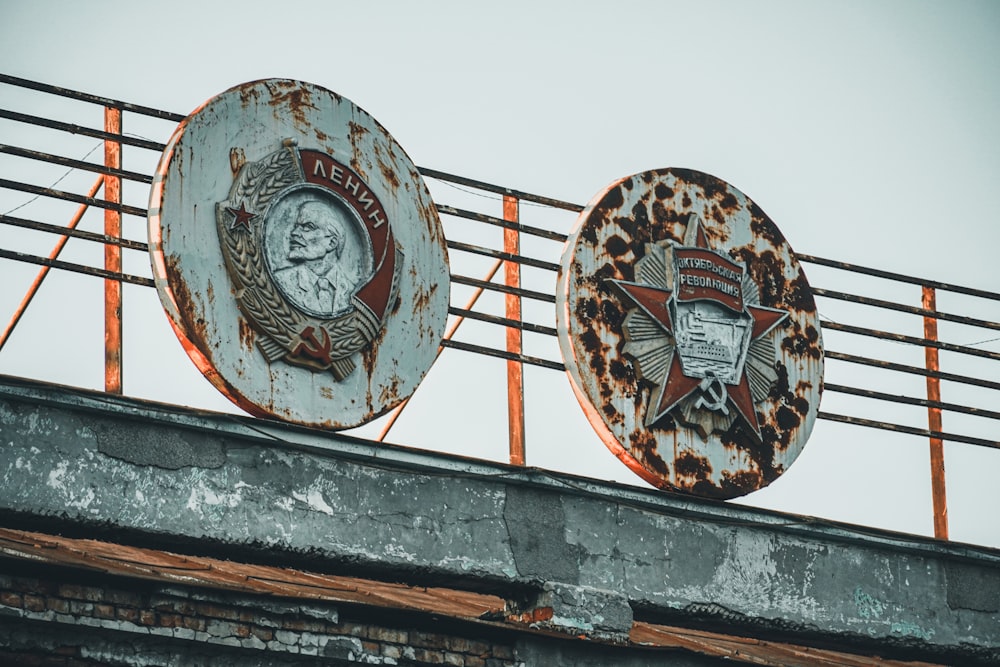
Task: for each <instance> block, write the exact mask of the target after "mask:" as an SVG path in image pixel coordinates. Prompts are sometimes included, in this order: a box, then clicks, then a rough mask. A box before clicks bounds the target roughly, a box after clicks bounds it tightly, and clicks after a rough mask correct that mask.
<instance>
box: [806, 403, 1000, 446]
mask: <svg viewBox="0 0 1000 667" xmlns="http://www.w3.org/2000/svg"><path fill="white" fill-rule="evenodd" d="M816 417H817V418H819V419H826V420H827V421H833V422H840V423H842V424H852V425H854V426H867V427H868V428H877V429H880V430H883V431H895V432H897V433H906V434H908V435H919V436H921V437H924V438H940V439H941V440H949V441H951V442H964V443H965V444H967V445H979V446H980V447H992V448H994V449H1000V442H997V441H995V440H986V439H985V438H975V437H972V436H970V435H958V434H956V433H944V432H942V431H930V430H928V429H926V428H915V427H913V426H903V425H902V424H890V423H888V422H877V421H874V420H871V419H862V418H860V417H848V416H846V415H836V414H832V413H829V412H820V413H819V414H817V415H816Z"/></svg>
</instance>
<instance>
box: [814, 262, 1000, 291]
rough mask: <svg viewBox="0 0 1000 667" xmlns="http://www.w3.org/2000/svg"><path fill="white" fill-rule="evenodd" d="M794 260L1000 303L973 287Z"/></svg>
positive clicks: (854, 265) (845, 265)
mask: <svg viewBox="0 0 1000 667" xmlns="http://www.w3.org/2000/svg"><path fill="white" fill-rule="evenodd" d="M795 258H796V259H798V260H799V261H800V262H809V263H810V264H818V265H820V266H828V267H830V268H834V269H841V270H844V271H851V272H852V273H863V274H865V275H868V276H875V277H876V278H885V279H887V280H895V281H897V282H901V283H910V284H911V285H921V286H924V285H926V286H927V287H933V288H935V289H938V290H944V291H946V292H954V293H956V294H967V295H969V296H977V297H980V298H983V299H992V300H993V301H1000V294H997V293H996V292H989V291H987V290H982V289H976V288H975V287H963V286H961V285H953V284H951V283H942V282H938V281H936V280H927V279H926V278H917V277H916V276H907V275H904V274H902V273H892V272H891V271H882V270H881V269H872V268H869V267H867V266H859V265H858V264H848V263H847V262H838V261H837V260H833V259H824V258H822V257H816V256H815V255H803V254H801V253H795Z"/></svg>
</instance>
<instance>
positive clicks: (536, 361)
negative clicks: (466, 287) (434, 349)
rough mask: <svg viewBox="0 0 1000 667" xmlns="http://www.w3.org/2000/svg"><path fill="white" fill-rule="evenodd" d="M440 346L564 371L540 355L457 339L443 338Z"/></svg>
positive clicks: (557, 364)
mask: <svg viewBox="0 0 1000 667" xmlns="http://www.w3.org/2000/svg"><path fill="white" fill-rule="evenodd" d="M441 345H442V347H450V348H453V349H456V350H463V351H465V352H474V353H476V354H483V355H486V356H487V357H497V358H498V359H508V360H514V361H520V362H522V363H525V364H530V365H532V366H541V367H542V368H548V369H551V370H554V371H565V370H566V367H565V366H564V365H563V364H562V363H560V362H557V361H549V360H548V359H542V358H540V357H529V356H527V355H524V354H519V355H514V354H510V353H509V352H504V351H503V350H495V349H493V348H491V347H483V346H482V345H473V344H472V343H463V342H462V341H457V340H445V341H441Z"/></svg>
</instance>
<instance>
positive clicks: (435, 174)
mask: <svg viewBox="0 0 1000 667" xmlns="http://www.w3.org/2000/svg"><path fill="white" fill-rule="evenodd" d="M417 170H418V171H419V172H420V173H421V175H423V176H427V177H429V178H436V179H438V180H441V181H447V182H449V183H458V184H459V185H465V186H468V187H470V188H476V189H477V190H485V191H486V192H495V193H496V194H499V195H507V196H509V197H516V198H517V199H520V200H521V201H530V202H534V203H535V204H542V205H543V206H551V207H552V208H561V209H565V210H567V211H574V212H579V211H582V210H583V206H581V205H580V204H572V203H570V202H568V201H562V200H560V199H552V198H551V197H543V196H542V195H533V194H531V193H530V192H523V191H521V190H512V189H510V188H507V187H504V186H502V185H493V184H492V183H486V182H484V181H476V180H473V179H471V178H466V177H464V176H457V175H455V174H448V173H446V172H443V171H438V170H436V169H428V168H427V167H417Z"/></svg>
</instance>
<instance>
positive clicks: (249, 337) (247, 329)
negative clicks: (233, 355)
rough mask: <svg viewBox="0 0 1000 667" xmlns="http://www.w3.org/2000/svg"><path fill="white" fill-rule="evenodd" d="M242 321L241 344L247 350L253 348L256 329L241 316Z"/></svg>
mask: <svg viewBox="0 0 1000 667" xmlns="http://www.w3.org/2000/svg"><path fill="white" fill-rule="evenodd" d="M239 322H240V345H242V346H243V349H245V350H252V349H253V342H254V330H253V327H251V326H250V324H249V323H247V321H246V320H245V319H243V318H242V317H241V318H239Z"/></svg>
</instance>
